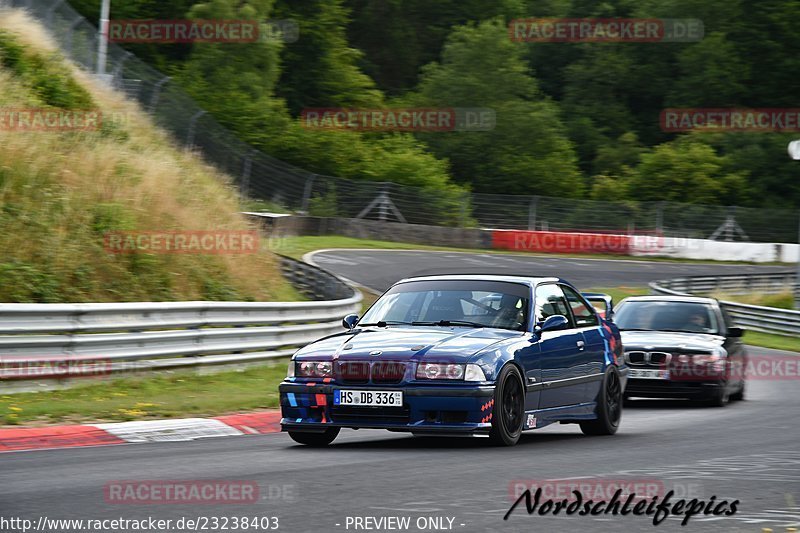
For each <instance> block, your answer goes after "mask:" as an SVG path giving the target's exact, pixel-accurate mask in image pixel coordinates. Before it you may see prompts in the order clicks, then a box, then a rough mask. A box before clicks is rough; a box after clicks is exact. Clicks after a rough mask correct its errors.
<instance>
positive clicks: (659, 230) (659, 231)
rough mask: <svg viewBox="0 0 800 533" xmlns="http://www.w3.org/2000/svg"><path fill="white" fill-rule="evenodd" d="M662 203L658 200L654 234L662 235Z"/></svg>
mask: <svg viewBox="0 0 800 533" xmlns="http://www.w3.org/2000/svg"><path fill="white" fill-rule="evenodd" d="M664 203H665V202H658V206H657V207H656V235H659V236H662V235H664Z"/></svg>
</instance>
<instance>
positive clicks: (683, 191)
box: [630, 135, 746, 205]
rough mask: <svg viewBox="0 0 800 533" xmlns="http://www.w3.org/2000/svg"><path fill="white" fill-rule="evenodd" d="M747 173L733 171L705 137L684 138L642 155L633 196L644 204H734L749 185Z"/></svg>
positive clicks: (632, 185)
mask: <svg viewBox="0 0 800 533" xmlns="http://www.w3.org/2000/svg"><path fill="white" fill-rule="evenodd" d="M745 178H746V173H745V172H735V171H730V169H729V161H728V159H727V158H725V157H724V156H720V155H717V153H716V152H715V151H714V149H713V148H712V147H711V146H709V145H708V144H707V143H706V142H704V140H703V139H702V135H684V136H680V137H679V138H678V139H676V140H675V141H672V142H669V143H665V144H661V145H659V146H656V147H655V148H654V149H653V150H652V151H650V152H647V153H645V154H642V162H641V164H640V165H639V166H638V167H636V170H635V171H634V172H633V174H632V176H631V180H630V193H631V195H632V197H633V198H636V199H637V200H641V201H655V200H666V201H673V202H688V203H694V204H719V203H724V204H727V205H733V204H734V202H733V201H732V200H734V199H735V198H736V194H737V191H739V190H741V189H743V188H744V187H745V185H746V179H745Z"/></svg>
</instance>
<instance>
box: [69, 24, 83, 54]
mask: <svg viewBox="0 0 800 533" xmlns="http://www.w3.org/2000/svg"><path fill="white" fill-rule="evenodd" d="M82 20H83V17H82V16H80V15H78V16H77V17H76V18H75V20H73V21H72V22H71V23H70V25H69V30H68V33H67V46H66V48H67V49H68V50H69V57H70V58H71V59H75V50H74V49H73V46H72V36H73V35H74V34H75V28H77V27H78V24H80V23H81V21H82Z"/></svg>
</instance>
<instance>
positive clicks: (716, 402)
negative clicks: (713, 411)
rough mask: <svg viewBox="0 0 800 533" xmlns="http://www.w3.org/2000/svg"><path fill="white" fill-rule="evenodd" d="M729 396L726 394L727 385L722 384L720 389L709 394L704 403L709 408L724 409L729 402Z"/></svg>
mask: <svg viewBox="0 0 800 533" xmlns="http://www.w3.org/2000/svg"><path fill="white" fill-rule="evenodd" d="M730 399H731V395H730V393H729V392H728V384H727V383H723V384H722V385H720V387H719V388H718V389H717V390H715V391H714V392H712V393H711V395H710V396H709V397H708V399H707V400H706V403H707V404H708V405H710V406H711V407H725V406H726V405H728V401H730Z"/></svg>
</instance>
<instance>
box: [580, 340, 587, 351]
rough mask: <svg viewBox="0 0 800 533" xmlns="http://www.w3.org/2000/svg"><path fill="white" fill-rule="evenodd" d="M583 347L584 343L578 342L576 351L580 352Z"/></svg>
mask: <svg viewBox="0 0 800 533" xmlns="http://www.w3.org/2000/svg"><path fill="white" fill-rule="evenodd" d="M584 346H586V343H585V342H583V341H578V349H579V350H580V351H583V348H584Z"/></svg>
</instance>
